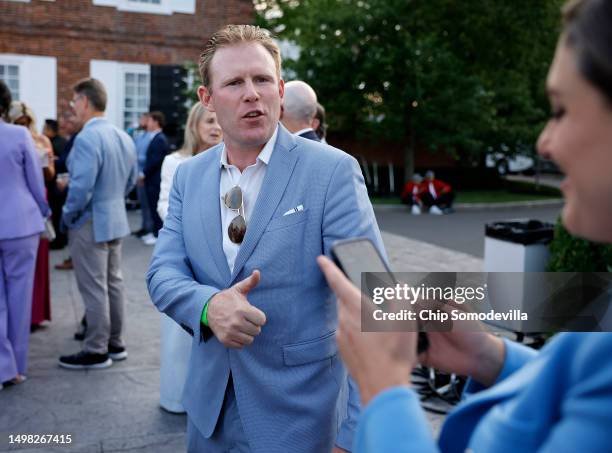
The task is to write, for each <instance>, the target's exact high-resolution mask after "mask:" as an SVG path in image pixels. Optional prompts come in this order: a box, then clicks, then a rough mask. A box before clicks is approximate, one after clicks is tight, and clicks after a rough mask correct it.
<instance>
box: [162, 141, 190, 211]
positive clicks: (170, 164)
mask: <svg viewBox="0 0 612 453" xmlns="http://www.w3.org/2000/svg"><path fill="white" fill-rule="evenodd" d="M188 158H189V156H186V155H184V154H181V153H180V152H178V151H175V152H173V153H172V154H168V155H167V156H166V157H164V161H163V163H162V167H161V182H160V185H159V200H158V201H157V213H158V214H159V217H160V219H162V221H164V220H166V216H167V215H168V203H169V201H170V189H172V180H173V179H174V173H176V169H177V168H178V166H179V164H181V163H182V162H183V161H185V160H187V159H188Z"/></svg>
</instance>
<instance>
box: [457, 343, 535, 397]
mask: <svg viewBox="0 0 612 453" xmlns="http://www.w3.org/2000/svg"><path fill="white" fill-rule="evenodd" d="M503 341H504V345H505V348H504V349H505V354H506V356H505V357H504V366H503V367H502V369H501V371H500V373H499V376H497V379H496V380H495V383H494V384H499V383H500V382H502V381H503V380H505V379H506V378H507V377H508V376H510V375H512V373H514V372H515V371H516V370H518V369H519V368H522V367H523V366H524V365H525V364H526V363H527V362H529V361H530V360H532V359H534V358H536V357H537V355H538V352H537V351H536V350H534V349H532V348H528V347H527V346H525V345H522V344H520V343H517V342H515V341H510V340H508V339H507V338H504V339H503ZM485 388H487V387H485V386H483V385H482V384H480V383H479V382H476V381H475V380H474V379H472V378H469V379H468V381H467V383H466V385H465V388H464V389H463V394H462V398H463V399H465V398H467V397H469V396H470V395H473V394H474V393H478V392H480V391H481V390H484V389H485Z"/></svg>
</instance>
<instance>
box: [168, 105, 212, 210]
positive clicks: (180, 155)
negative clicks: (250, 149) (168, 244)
mask: <svg viewBox="0 0 612 453" xmlns="http://www.w3.org/2000/svg"><path fill="white" fill-rule="evenodd" d="M221 140H223V132H222V131H221V126H219V123H217V114H216V113H214V112H209V111H207V110H206V109H205V108H204V106H203V105H202V104H200V103H199V102H198V103H197V104H195V105H194V106H193V107H192V108H191V111H190V112H189V117H188V118H187V126H186V127H185V141H184V143H183V147H182V148H181V149H179V150H178V151H175V152H173V153H172V154H168V155H167V156H166V157H165V158H164V162H163V163H162V168H161V185H160V188H159V201H158V202H157V213H158V214H159V216H160V217H161V219H162V220H165V218H166V215H168V198H169V196H170V189H171V188H172V179H173V178H174V172H176V168H177V167H178V166H179V164H180V163H181V162H183V161H184V160H186V159H189V158H190V157H192V156H195V155H196V154H198V153H201V152H202V151H205V150H207V149H208V148H210V147H212V146H215V145H216V144H218V143H221Z"/></svg>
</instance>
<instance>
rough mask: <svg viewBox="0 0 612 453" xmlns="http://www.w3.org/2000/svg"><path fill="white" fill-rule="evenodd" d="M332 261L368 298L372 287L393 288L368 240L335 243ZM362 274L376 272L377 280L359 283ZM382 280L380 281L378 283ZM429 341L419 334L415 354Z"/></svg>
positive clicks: (424, 334)
mask: <svg viewBox="0 0 612 453" xmlns="http://www.w3.org/2000/svg"><path fill="white" fill-rule="evenodd" d="M331 255H332V259H333V260H334V262H335V263H336V265H337V266H338V267H339V268H340V269H341V270H342V272H344V275H346V276H347V278H348V279H349V280H350V281H351V282H353V284H354V285H355V286H357V287H358V288H361V291H362V292H363V293H364V294H366V295H367V296H369V297H372V291H373V289H374V287H380V286H389V287H392V286H395V284H396V283H397V280H396V279H395V277H394V275H393V273H392V272H391V270H390V269H389V267H388V266H387V263H385V260H384V259H383V257H382V256H381V255H380V252H379V251H378V249H377V248H376V247H375V246H374V243H373V242H372V241H371V240H370V239H368V238H353V239H345V240H341V241H336V242H335V243H334V244H333V245H332V248H331ZM362 272H377V273H379V274H378V278H379V279H377V280H374V278H375V277H374V276H371V278H370V279H369V280H368V279H366V280H365V281H364V282H363V283H364V284H363V286H362V282H361V274H362ZM380 279H382V281H380ZM428 346H429V340H428V339H427V334H426V333H425V332H419V340H418V345H417V352H418V353H419V354H420V353H421V352H424V351H426V350H427V347H428Z"/></svg>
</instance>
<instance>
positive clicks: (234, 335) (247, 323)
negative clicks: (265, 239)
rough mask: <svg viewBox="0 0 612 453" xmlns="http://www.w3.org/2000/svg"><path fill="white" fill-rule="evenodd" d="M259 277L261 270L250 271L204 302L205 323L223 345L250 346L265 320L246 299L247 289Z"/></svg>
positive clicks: (256, 283)
mask: <svg viewBox="0 0 612 453" xmlns="http://www.w3.org/2000/svg"><path fill="white" fill-rule="evenodd" d="M260 279H261V273H260V272H259V271H257V270H256V271H253V273H252V274H251V275H249V276H248V277H247V278H245V279H244V280H242V281H240V282H238V283H236V284H235V285H234V286H232V287H231V288H228V289H225V290H223V291H221V292H220V293H217V294H215V295H214V296H213V297H212V299H210V301H209V302H208V312H207V319H208V325H209V327H210V329H211V330H212V331H213V333H214V334H215V336H216V337H217V339H218V340H219V341H220V342H221V343H222V344H223V345H224V346H227V347H228V348H242V347H244V346H248V345H250V344H251V343H253V340H254V339H255V336H256V335H259V333H260V332H261V327H262V326H263V325H264V324H265V323H266V315H265V313H264V312H263V311H261V310H260V309H258V308H257V307H254V306H253V305H251V304H250V303H249V301H248V300H247V296H248V294H249V291H251V290H252V289H253V288H255V287H256V286H257V285H258V284H259V280H260Z"/></svg>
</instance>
